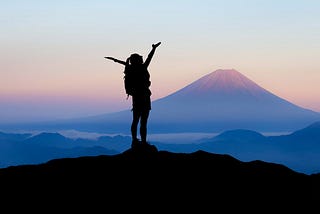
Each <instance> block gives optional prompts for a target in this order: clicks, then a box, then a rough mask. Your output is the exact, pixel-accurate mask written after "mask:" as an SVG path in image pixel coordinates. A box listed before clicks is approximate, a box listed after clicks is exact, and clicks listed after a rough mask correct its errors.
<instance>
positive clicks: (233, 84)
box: [151, 70, 320, 131]
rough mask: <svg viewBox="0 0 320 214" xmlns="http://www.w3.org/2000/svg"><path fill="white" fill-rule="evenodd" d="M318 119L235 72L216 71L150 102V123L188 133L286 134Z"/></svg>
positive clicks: (315, 115)
mask: <svg viewBox="0 0 320 214" xmlns="http://www.w3.org/2000/svg"><path fill="white" fill-rule="evenodd" d="M319 118H320V114H319V113H316V112H313V111H311V110H307V109H304V108H301V107H299V106H297V105H294V104H293V103H290V102H288V101H286V100H284V99H282V98H280V97H278V96H276V95H274V94H272V93H271V92H269V91H267V90H265V89H263V88H262V87H260V86H259V85H257V84H256V83H254V82H253V81H251V80H250V79H248V78H247V77H245V76H244V75H242V74H241V73H239V72H238V71H236V70H216V71H214V72H212V73H210V74H208V75H206V76H204V77H202V78H200V79H199V80H197V81H195V82H193V83H191V84H190V85H188V86H186V87H184V88H182V89H181V90H179V91H177V92H175V93H173V94H171V95H169V96H167V97H164V98H162V99H159V100H156V101H154V103H153V112H152V121H151V123H152V124H155V125H158V126H160V127H161V125H163V124H171V123H172V124H177V123H178V124H179V125H178V124H177V126H181V127H182V128H184V129H186V130H190V131H191V130H192V129H193V130H194V131H205V130H210V129H211V130H215V131H223V130H226V129H251V130H259V131H267V130H269V131H270V130H278V131H279V130H286V131H288V130H294V129H297V128H300V127H303V126H306V125H308V124H310V123H311V122H315V121H317V119H319ZM177 121H179V122H177Z"/></svg>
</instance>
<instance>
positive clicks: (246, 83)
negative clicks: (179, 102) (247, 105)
mask: <svg viewBox="0 0 320 214" xmlns="http://www.w3.org/2000/svg"><path fill="white" fill-rule="evenodd" d="M182 91H183V94H201V95H202V96H203V95H205V94H210V96H212V95H213V94H217V93H218V94H251V95H255V96H256V95H257V94H261V93H262V94H264V93H266V92H267V91H266V90H265V89H263V88H262V87H260V86H259V85H257V84H256V83H255V82H253V81H252V80H250V79H249V78H247V77H246V76H244V75H243V74H241V73H240V72H239V71H237V70H235V69H218V70H215V71H213V72H211V73H209V74H207V75H205V76H203V77H201V78H200V79H198V80H197V81H195V82H193V83H191V84H190V85H188V86H186V87H185V88H183V89H182V90H180V92H182Z"/></svg>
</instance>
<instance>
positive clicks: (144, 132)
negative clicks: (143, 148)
mask: <svg viewBox="0 0 320 214" xmlns="http://www.w3.org/2000/svg"><path fill="white" fill-rule="evenodd" d="M148 117H149V110H146V111H143V112H142V113H141V119H140V136H141V141H142V142H143V143H146V142H147V123H148Z"/></svg>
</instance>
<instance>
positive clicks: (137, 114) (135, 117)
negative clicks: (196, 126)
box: [131, 110, 141, 141]
mask: <svg viewBox="0 0 320 214" xmlns="http://www.w3.org/2000/svg"><path fill="white" fill-rule="evenodd" d="M140 115H141V113H140V112H139V111H136V110H132V123H131V136H132V140H133V141H135V140H137V139H138V138H137V129H138V128H137V127H138V123H139V118H140Z"/></svg>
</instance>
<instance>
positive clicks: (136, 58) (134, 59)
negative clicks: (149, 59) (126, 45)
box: [130, 53, 143, 65]
mask: <svg viewBox="0 0 320 214" xmlns="http://www.w3.org/2000/svg"><path fill="white" fill-rule="evenodd" d="M130 63H131V64H132V65H139V64H142V63H143V58H142V56H140V55H139V54H137V53H134V54H131V56H130Z"/></svg>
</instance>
